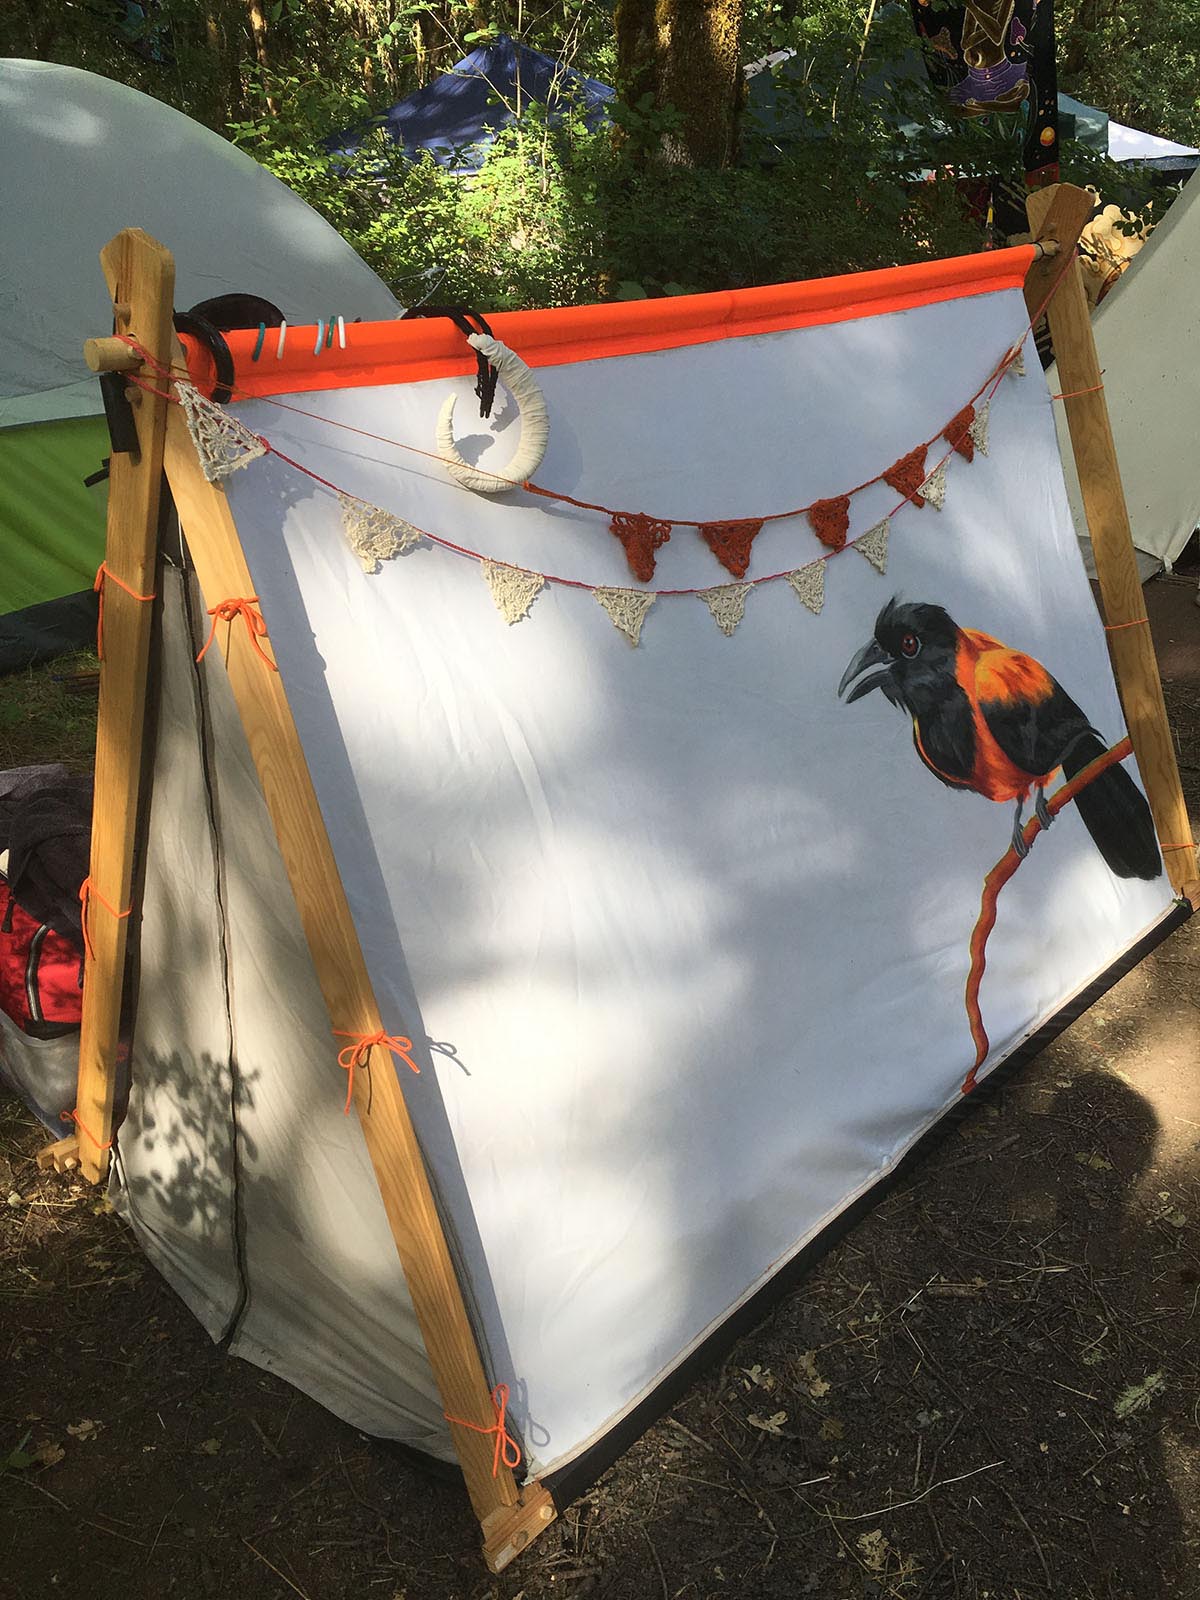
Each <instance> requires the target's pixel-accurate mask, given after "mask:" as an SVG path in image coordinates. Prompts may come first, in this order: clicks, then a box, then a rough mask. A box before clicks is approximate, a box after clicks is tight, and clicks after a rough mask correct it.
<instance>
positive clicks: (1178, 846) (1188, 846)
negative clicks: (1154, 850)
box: [1158, 839, 1200, 851]
mask: <svg viewBox="0 0 1200 1600" xmlns="http://www.w3.org/2000/svg"><path fill="white" fill-rule="evenodd" d="M1158 848H1159V849H1160V850H1162V851H1167V850H1195V849H1197V848H1200V846H1197V843H1196V841H1195V839H1189V840H1188V842H1187V843H1186V844H1160V845H1159V847H1158Z"/></svg>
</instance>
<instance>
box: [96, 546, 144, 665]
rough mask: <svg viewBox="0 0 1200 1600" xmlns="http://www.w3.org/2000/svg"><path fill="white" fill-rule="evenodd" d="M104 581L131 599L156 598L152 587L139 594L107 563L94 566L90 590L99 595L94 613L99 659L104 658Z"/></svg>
mask: <svg viewBox="0 0 1200 1600" xmlns="http://www.w3.org/2000/svg"><path fill="white" fill-rule="evenodd" d="M106 583H115V584H116V586H117V588H118V589H124V591H125V593H126V594H127V595H128V596H129V597H130V599H131V600H142V601H147V600H154V599H156V598H157V595H156V593H155V591H154V590H153V589H151V591H150V593H149V594H139V593H138V592H137V590H136V589H131V588H130V587H129V585H128V584H127V583H126V582H125V581H124V580H123V579H122V578H118V577H117V575H116V573H115V572H110V571H109V569H108V566H107V563H105V562H103V561H102V562H101V563H100V565H99V566H98V567H97V568H96V581H95V583H94V584H93V585H92V592H93V594H98V595H99V596H100V605H99V607H98V609H97V614H96V654H97V655H98V656H99V657H100V659H101V661H103V660H104V585H105V584H106Z"/></svg>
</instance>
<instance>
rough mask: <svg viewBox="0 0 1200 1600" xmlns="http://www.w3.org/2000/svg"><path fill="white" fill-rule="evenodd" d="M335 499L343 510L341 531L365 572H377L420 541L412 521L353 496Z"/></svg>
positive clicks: (342, 495) (340, 496)
mask: <svg viewBox="0 0 1200 1600" xmlns="http://www.w3.org/2000/svg"><path fill="white" fill-rule="evenodd" d="M338 500H339V502H340V503H341V507H342V531H343V532H344V533H345V535H346V542H347V544H349V546H350V548H351V550H353V551H354V554H355V555H356V556H357V557H358V560H359V564H360V566H361V567H362V569H363V571H364V572H378V571H379V563H380V562H381V561H390V560H391V558H392V557H393V556H395V555H399V554H401V552H402V551H405V550H410V549H411V548H412V547H413V545H415V544H417V543H418V542H419V540H420V538H421V532H420V529H419V528H414V527H413V525H412V523H411V522H405V521H404V519H403V517H394V516H393V515H392V514H391V512H390V511H384V510H383V509H382V507H380V506H373V505H372V504H371V503H370V501H369V500H359V499H358V498H357V496H355V495H352V494H339V495H338Z"/></svg>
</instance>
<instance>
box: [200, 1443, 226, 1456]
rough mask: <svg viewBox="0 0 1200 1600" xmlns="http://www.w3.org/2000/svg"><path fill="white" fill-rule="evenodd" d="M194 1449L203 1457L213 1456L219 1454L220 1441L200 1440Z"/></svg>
mask: <svg viewBox="0 0 1200 1600" xmlns="http://www.w3.org/2000/svg"><path fill="white" fill-rule="evenodd" d="M196 1449H197V1450H198V1451H199V1452H200V1454H201V1455H203V1456H215V1455H217V1454H218V1453H219V1452H220V1449H221V1441H220V1439H202V1440H201V1441H200V1443H199V1444H198V1445H197V1446H196Z"/></svg>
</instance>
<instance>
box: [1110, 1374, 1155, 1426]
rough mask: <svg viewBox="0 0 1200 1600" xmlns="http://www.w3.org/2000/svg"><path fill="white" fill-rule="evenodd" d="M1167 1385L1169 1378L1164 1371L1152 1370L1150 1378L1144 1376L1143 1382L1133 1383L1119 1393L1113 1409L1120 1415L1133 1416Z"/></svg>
mask: <svg viewBox="0 0 1200 1600" xmlns="http://www.w3.org/2000/svg"><path fill="white" fill-rule="evenodd" d="M1166 1387H1167V1380H1166V1378H1164V1377H1163V1375H1162V1373H1161V1372H1152V1373H1151V1374H1150V1376H1149V1377H1148V1378H1143V1379H1142V1381H1141V1383H1134V1384H1131V1385H1130V1386H1129V1388H1128V1389H1126V1390H1125V1391H1124V1392H1123V1393H1122V1394H1120V1395H1118V1396H1117V1400H1116V1403H1115V1405H1114V1406H1113V1410H1114V1411H1115V1412H1116V1414H1117V1416H1119V1417H1131V1416H1133V1414H1134V1412H1135V1411H1144V1410H1145V1409H1146V1407H1147V1406H1148V1405H1149V1404H1150V1402H1151V1400H1153V1399H1154V1396H1155V1395H1156V1394H1161V1393H1162V1391H1163V1390H1164V1389H1165V1388H1166Z"/></svg>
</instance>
